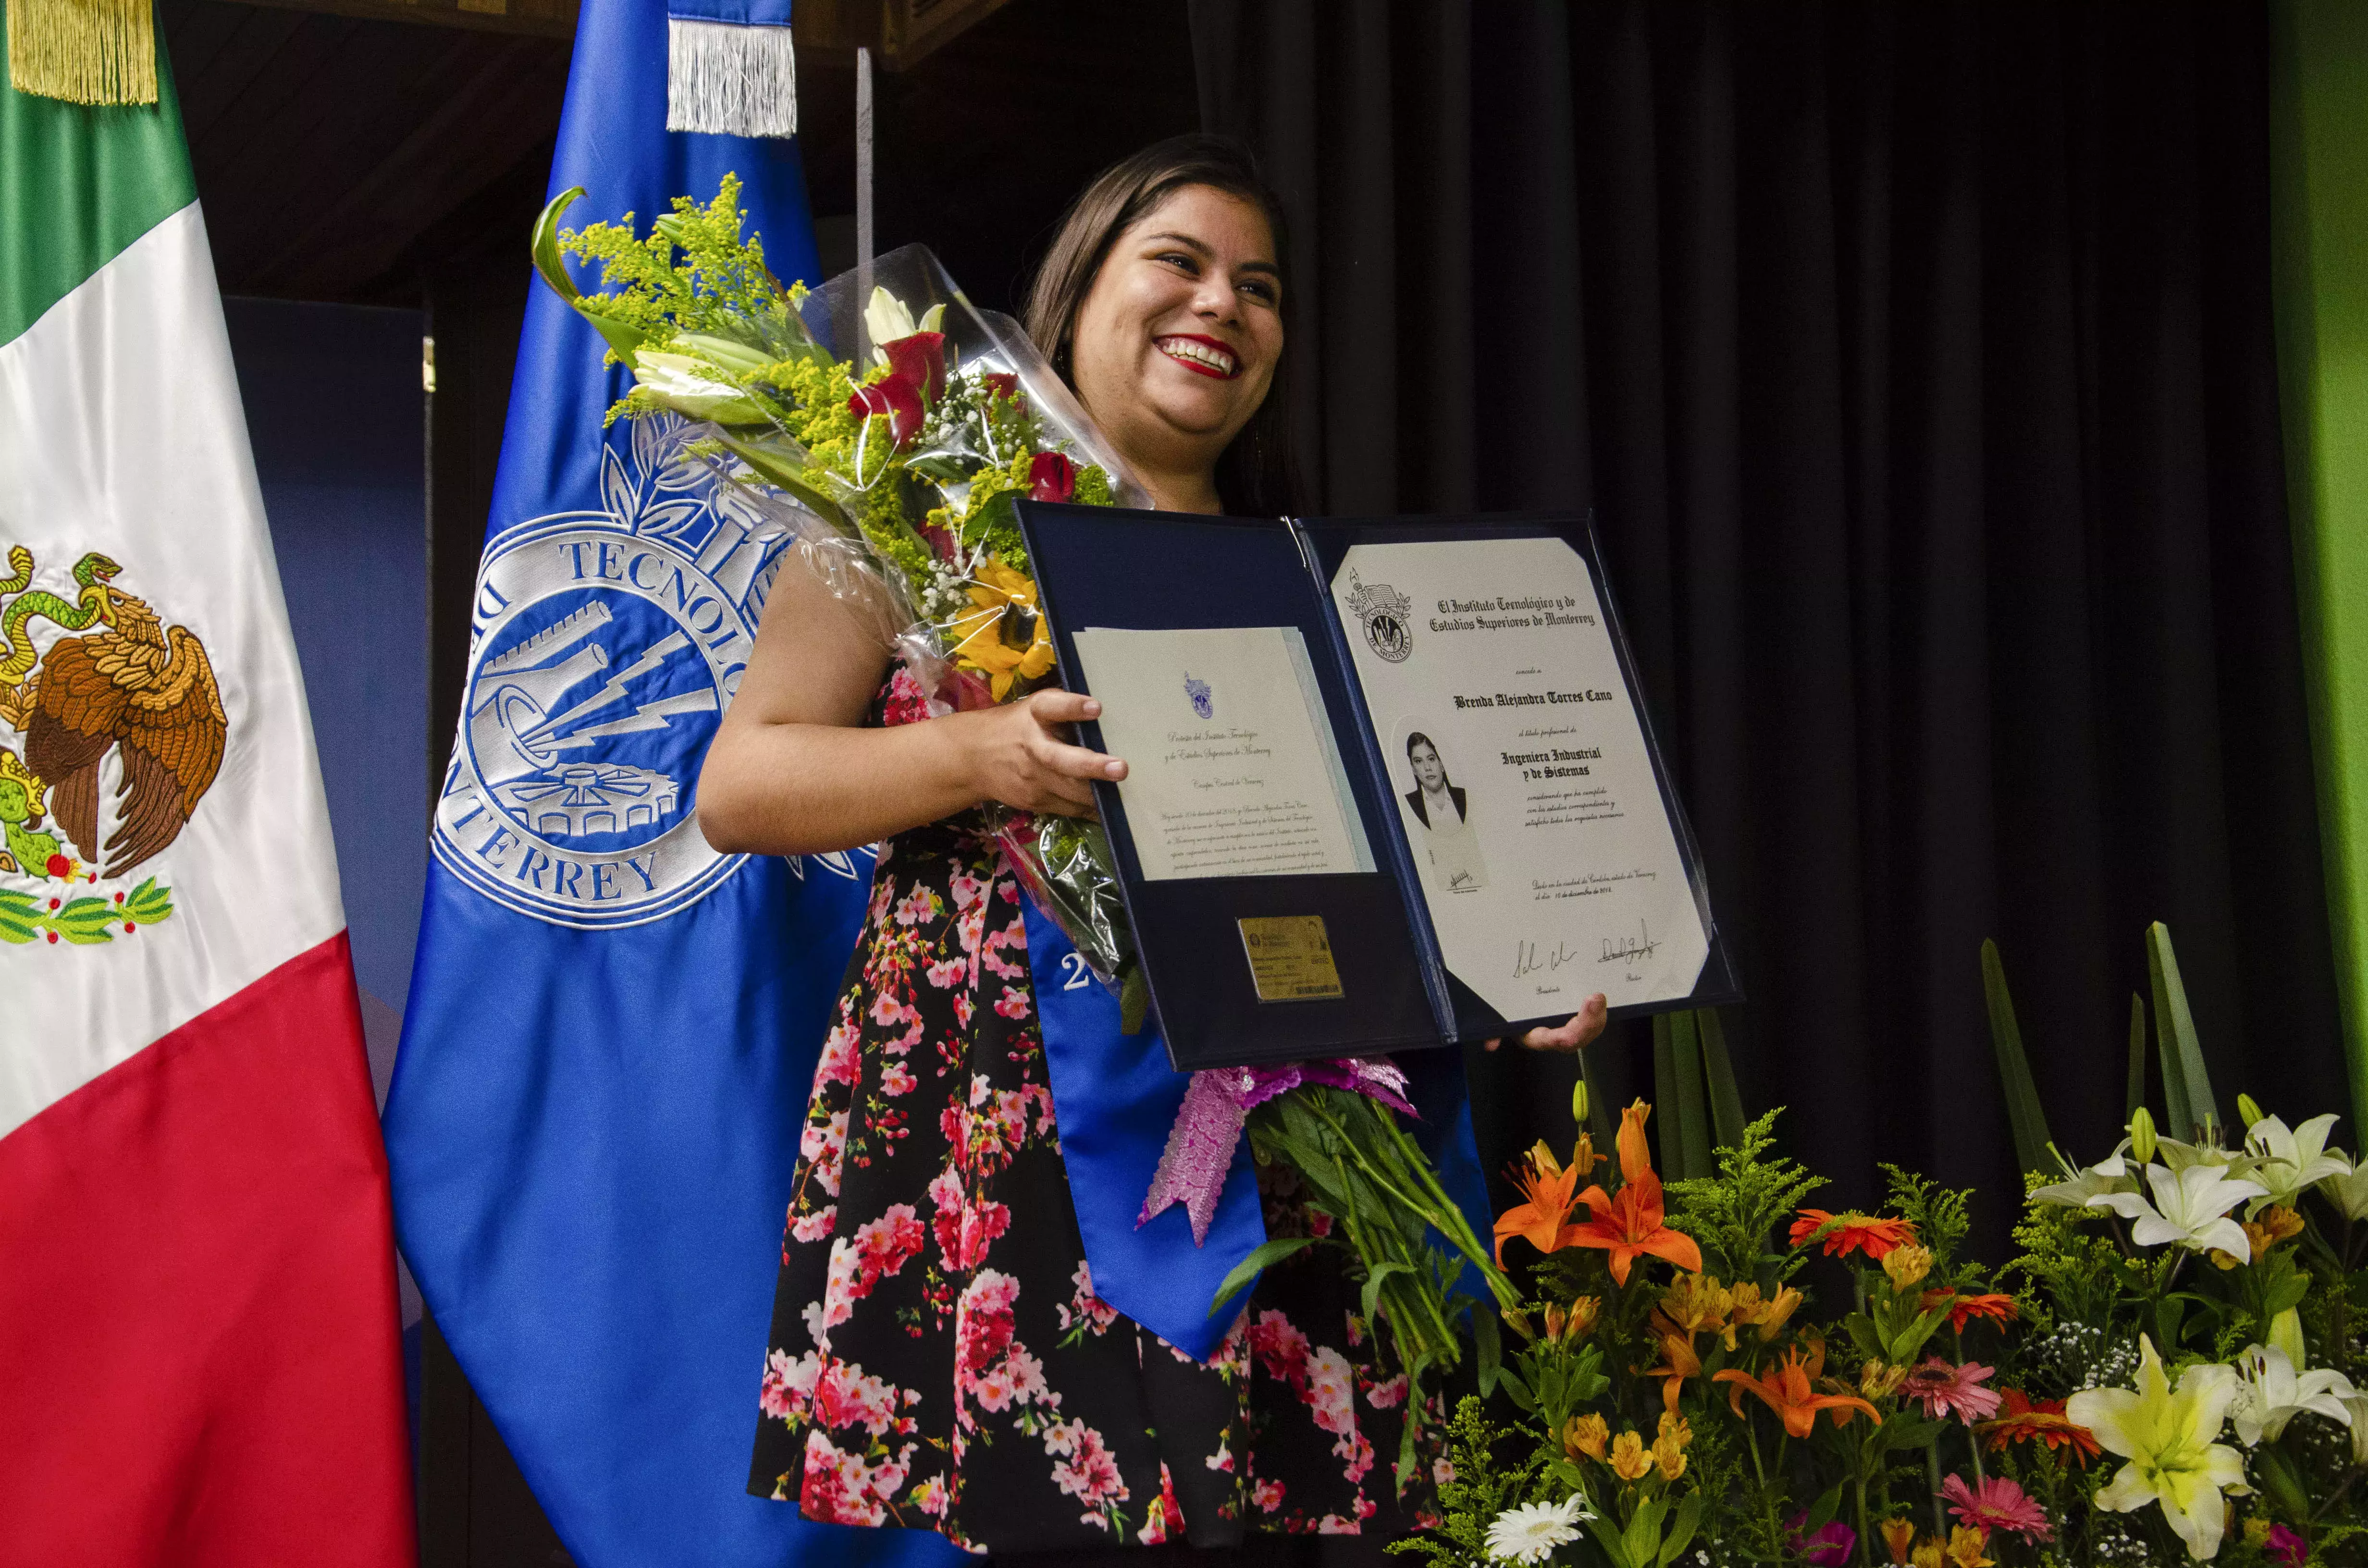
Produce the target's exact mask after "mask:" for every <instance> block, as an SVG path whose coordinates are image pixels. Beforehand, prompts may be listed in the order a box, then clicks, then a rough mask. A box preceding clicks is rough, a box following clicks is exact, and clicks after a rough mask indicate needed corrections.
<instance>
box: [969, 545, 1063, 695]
mask: <svg viewBox="0 0 2368 1568" xmlns="http://www.w3.org/2000/svg"><path fill="white" fill-rule="evenodd" d="M969 594H970V602H971V608H969V609H967V610H964V611H963V612H962V614H961V615H958V616H956V617H955V618H954V624H953V634H954V647H953V657H954V663H955V665H957V666H959V667H960V668H962V669H966V670H976V671H977V672H978V673H979V674H981V675H983V676H987V677H988V681H989V684H990V685H991V686H992V687H993V688H994V692H995V699H996V701H997V702H1000V701H1002V700H1003V699H1005V698H1007V697H1008V696H1010V695H1011V687H1012V684H1013V683H1014V682H1015V681H1022V680H1034V679H1035V678H1036V677H1037V676H1041V675H1042V674H1043V673H1044V672H1045V671H1047V670H1049V669H1051V668H1052V667H1053V640H1052V637H1051V636H1050V635H1049V633H1048V631H1047V630H1046V628H1045V625H1044V617H1043V615H1042V612H1041V611H1039V610H1038V609H1037V608H1036V585H1035V583H1034V582H1032V581H1031V580H1030V578H1029V577H1028V575H1027V574H1025V573H1023V572H1018V571H1015V570H1013V569H1012V568H1011V567H1008V566H1006V565H1005V564H1004V563H1003V562H1000V561H990V562H986V563H985V564H984V565H982V566H981V567H980V568H979V569H978V575H977V577H976V578H975V579H974V580H973V582H972V584H971V585H970V588H969ZM1015 637H1016V638H1018V639H1019V642H1015V641H1014V639H1015Z"/></svg>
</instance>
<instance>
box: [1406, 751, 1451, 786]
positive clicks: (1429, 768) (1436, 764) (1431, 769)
mask: <svg viewBox="0 0 2368 1568" xmlns="http://www.w3.org/2000/svg"><path fill="white" fill-rule="evenodd" d="M1411 755H1412V756H1413V758H1414V777H1415V782H1417V783H1418V784H1420V785H1421V786H1422V787H1423V788H1424V789H1426V790H1429V791H1430V792H1431V793H1433V794H1437V793H1438V792H1439V787H1440V785H1442V784H1444V783H1446V782H1447V766H1446V764H1444V763H1442V762H1440V760H1439V754H1438V753H1437V752H1435V751H1433V750H1431V749H1430V747H1429V746H1427V745H1418V746H1417V747H1415V748H1414V751H1413V753H1412V754H1411Z"/></svg>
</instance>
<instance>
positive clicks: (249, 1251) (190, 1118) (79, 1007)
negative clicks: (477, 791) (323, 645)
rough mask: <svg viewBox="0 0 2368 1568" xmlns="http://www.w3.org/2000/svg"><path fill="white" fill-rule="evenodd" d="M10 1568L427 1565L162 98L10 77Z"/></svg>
mask: <svg viewBox="0 0 2368 1568" xmlns="http://www.w3.org/2000/svg"><path fill="white" fill-rule="evenodd" d="M159 74H160V77H161V76H163V75H164V74H165V72H164V62H162V61H161V60H160V61H159ZM0 856H4V857H5V858H0V1369H5V1370H0V1432H6V1434H7V1435H8V1436H7V1437H6V1442H5V1445H0V1453H5V1462H0V1564H14V1563H17V1562H27V1563H34V1562H39V1563H65V1562H74V1563H93V1564H110V1565H111V1564H172V1565H174V1568H212V1565H215V1564H222V1565H225V1568H227V1565H230V1564H239V1565H242V1568H244V1565H248V1564H265V1563H303V1564H307V1565H330V1564H355V1565H362V1564H368V1565H371V1568H379V1565H385V1568H393V1565H394V1564H397V1563H406V1562H411V1561H413V1557H414V1553H413V1544H412V1543H413V1528H412V1518H411V1504H410V1480H409V1469H408V1462H407V1459H406V1455H405V1452H404V1448H405V1444H404V1414H403V1385H402V1369H401V1359H400V1351H399V1342H398V1335H397V1326H396V1318H395V1311H396V1307H395V1287H394V1264H393V1249H392V1242H391V1232H390V1227H389V1220H388V1205H387V1190H386V1166H385V1157H384V1153H383V1150H382V1148H381V1143H380V1141H379V1133H378V1127H377V1122H376V1119H375V1116H374V1115H373V1111H372V1105H371V1099H370V1079H369V1073H368V1068H367V1065H366V1062H365V1060H364V1055H363V1049H362V1037H361V1026H360V1019H359V1011H358V1009H357V1006H356V1001H355V992H354V983H353V974H352V969H351V964H350V961H349V960H348V958H347V950H346V938H345V933H344V926H345V921H344V916H343V914H342V912H341V910H340V908H339V903H338V896H337V884H336V862H335V858H334V853H333V848H332V844H331V840H330V836H329V825H328V817H327V810H326V806H325V803H324V798H323V794H322V789H321V781H320V773H319V767H318V765H317V762H316V760H315V757H314V755H313V737H312V732H311V726H310V723H309V722H308V719H307V717H306V709H305V705H304V692H303V684H302V676H301V674H300V672H299V670H298V667H297V662H296V653H295V647H294V644H293V642H292V641H291V640H290V634H289V630H288V619H287V614H286V610H285V608H284V607H283V605H282V602H281V598H280V592H279V575H278V573H277V570H276V568H275V566H274V563H273V558H272V553H271V547H270V540H269V537H268V533H267V531H266V528H265V525H264V517H263V508H262V502H261V498H260V496H259V494H258V493H257V490H256V480H255V473H254V465H253V460H252V458H251V456H250V454H249V451H248V449H247V442H246V430H245V419H244V417H243V415H242V413H241V410H240V404H239V395H238V387H237V383H236V381H234V379H233V374H232V368H231V361H230V349H229V343H228V339H227V337H226V336H225V335H224V332H223V327H222V306H221V300H220V296H219V294H218V293H217V291H216V288H215V284H214V278H213V268H212V263H211V257H210V256H209V253H208V250H207V244H206V235H205V225H204V222H203V218H202V216H201V214H200V213H199V209H198V206H197V202H196V199H195V193H194V188H193V186H192V183H191V180H190V176H189V169H188V154H187V152H186V149H185V148H184V146H183V143H182V140H181V130H180V123H179V119H178V115H177V110H176V106H175V103H174V99H173V94H172V89H171V86H170V84H169V82H165V83H164V84H163V85H162V91H161V101H160V102H159V103H158V104H157V105H155V106H154V107H152V108H97V109H94V108H81V107H78V106H74V105H68V104H63V103H57V102H52V101H51V100H48V99H43V98H36V97H27V96H26V95H23V94H20V93H18V92H17V91H16V90H15V89H14V88H12V87H9V86H8V85H6V74H5V72H0Z"/></svg>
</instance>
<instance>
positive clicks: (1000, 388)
mask: <svg viewBox="0 0 2368 1568" xmlns="http://www.w3.org/2000/svg"><path fill="white" fill-rule="evenodd" d="M986 384H987V385H988V386H990V387H993V388H994V389H995V395H996V396H997V397H1008V398H1011V399H1013V400H1015V401H1016V400H1017V399H1018V398H1019V377H1018V376H1015V375H1013V374H1012V373H1011V372H1010V371H1008V370H989V371H987V372H986Z"/></svg>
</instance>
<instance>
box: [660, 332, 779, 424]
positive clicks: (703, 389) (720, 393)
mask: <svg viewBox="0 0 2368 1568" xmlns="http://www.w3.org/2000/svg"><path fill="white" fill-rule="evenodd" d="M633 380H635V381H639V382H640V383H641V384H642V385H643V387H644V388H646V389H647V390H648V391H649V393H650V395H651V396H653V397H655V398H656V399H657V400H658V401H659V402H660V403H665V404H666V406H667V407H668V408H671V409H673V410H674V411H675V412H676V413H677V414H683V415H689V417H691V418H693V419H712V420H715V421H717V422H718V423H720V424H724V425H747V424H753V423H754V422H756V421H757V420H759V419H761V418H763V417H764V415H763V413H762V411H760V410H759V409H758V408H757V405H756V404H755V403H751V402H749V401H748V399H747V397H746V395H745V394H744V393H743V392H741V391H740V389H739V388H738V387H735V386H734V385H733V384H732V383H731V382H729V381H717V380H716V379H715V378H714V377H713V376H712V375H710V374H708V373H707V366H706V365H705V364H704V363H703V362H702V361H700V360H699V359H696V358H692V357H691V356H689V355H688V354H667V353H665V352H663V351H661V350H658V349H655V348H643V349H639V350H636V351H635V353H634V355H633Z"/></svg>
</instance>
